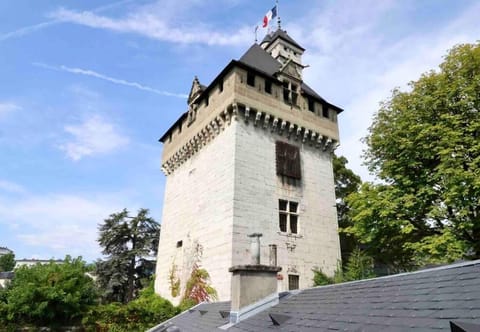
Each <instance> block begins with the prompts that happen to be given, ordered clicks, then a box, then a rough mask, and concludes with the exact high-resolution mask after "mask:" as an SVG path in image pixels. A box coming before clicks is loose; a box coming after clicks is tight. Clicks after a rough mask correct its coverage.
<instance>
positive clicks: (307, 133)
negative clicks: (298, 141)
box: [302, 129, 310, 143]
mask: <svg viewBox="0 0 480 332" xmlns="http://www.w3.org/2000/svg"><path fill="white" fill-rule="evenodd" d="M309 134H310V131H308V129H305V132H304V133H303V139H302V143H305V141H306V140H307V138H308V135H309Z"/></svg>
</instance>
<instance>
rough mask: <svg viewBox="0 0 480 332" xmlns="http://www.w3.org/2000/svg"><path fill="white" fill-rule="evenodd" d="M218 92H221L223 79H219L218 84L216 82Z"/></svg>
mask: <svg viewBox="0 0 480 332" xmlns="http://www.w3.org/2000/svg"><path fill="white" fill-rule="evenodd" d="M218 90H219V91H220V92H223V79H221V80H220V82H218Z"/></svg>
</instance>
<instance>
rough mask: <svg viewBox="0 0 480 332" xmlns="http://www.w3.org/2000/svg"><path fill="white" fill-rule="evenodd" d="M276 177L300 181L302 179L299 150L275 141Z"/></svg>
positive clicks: (293, 146) (296, 147)
mask: <svg viewBox="0 0 480 332" xmlns="http://www.w3.org/2000/svg"><path fill="white" fill-rule="evenodd" d="M275 154H276V164H277V165H276V166H277V167H276V168H277V175H280V176H286V177H289V178H292V179H296V180H300V179H301V178H302V172H301V165H300V149H299V148H298V146H295V145H292V144H288V143H285V142H281V141H277V142H276V143H275Z"/></svg>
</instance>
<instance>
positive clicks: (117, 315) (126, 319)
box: [83, 281, 180, 332]
mask: <svg viewBox="0 0 480 332" xmlns="http://www.w3.org/2000/svg"><path fill="white" fill-rule="evenodd" d="M179 312H180V310H179V309H178V308H176V307H174V306H173V305H172V304H171V303H170V302H169V301H168V300H166V299H164V298H162V297H160V296H158V295H157V294H155V292H154V289H153V281H152V282H150V285H149V286H148V287H146V288H144V289H142V290H141V291H140V295H139V297H138V298H137V299H135V300H133V301H130V302H129V303H127V304H121V303H118V302H115V303H109V304H102V305H99V306H96V307H93V308H92V309H91V310H90V311H89V313H88V315H87V316H86V317H85V318H84V319H83V324H84V326H85V328H86V329H87V331H117V332H123V331H124V332H136V331H138V332H140V331H146V330H148V329H149V328H151V327H153V326H155V325H156V324H159V323H160V322H163V321H165V320H167V319H169V318H172V317H173V316H175V315H176V314H178V313H179Z"/></svg>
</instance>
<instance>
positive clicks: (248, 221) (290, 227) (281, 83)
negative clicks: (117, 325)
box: [155, 29, 342, 304]
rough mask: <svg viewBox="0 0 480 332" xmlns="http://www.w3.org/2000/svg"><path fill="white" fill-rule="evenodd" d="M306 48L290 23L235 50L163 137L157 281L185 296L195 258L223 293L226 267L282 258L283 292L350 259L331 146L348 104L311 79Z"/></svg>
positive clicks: (224, 295) (168, 294)
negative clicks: (326, 95) (255, 241)
mask: <svg viewBox="0 0 480 332" xmlns="http://www.w3.org/2000/svg"><path fill="white" fill-rule="evenodd" d="M303 51H304V49H303V48H302V47H301V46H300V45H298V44H297V43H296V42H295V41H294V40H293V39H291V38H290V36H288V35H287V34H286V32H285V31H283V30H280V29H279V30H277V31H276V32H274V33H272V34H271V35H268V36H267V37H266V38H265V39H264V41H263V42H262V44H261V45H256V44H255V45H253V46H252V47H251V48H250V49H249V50H248V51H247V52H246V53H245V54H244V55H243V56H242V57H241V58H240V60H238V61H236V60H232V61H231V62H230V64H228V65H227V66H226V67H225V69H224V70H223V71H222V72H221V73H220V74H219V75H218V76H217V77H216V78H215V79H214V81H213V82H212V83H211V84H210V85H209V86H202V85H201V84H200V83H199V81H198V80H197V79H196V78H195V80H194V82H193V84H192V89H191V92H190V97H189V100H188V103H189V110H188V112H186V113H184V114H183V115H182V116H181V117H180V119H179V120H177V122H176V123H175V124H174V125H173V126H172V127H171V128H170V129H169V130H168V131H167V132H166V133H165V134H164V135H163V137H162V138H161V139H160V140H161V141H162V142H163V143H164V150H163V156H162V170H163V171H164V172H165V174H166V175H167V181H166V186H165V200H164V207H163V216H162V230H161V235H160V243H159V250H158V258H157V270H156V281H155V290H156V292H157V293H159V294H160V295H161V296H163V297H165V298H167V299H169V300H171V301H172V302H173V303H175V304H177V303H179V301H180V299H181V297H182V295H183V291H184V288H185V285H186V282H187V280H188V278H189V276H190V273H191V271H192V268H193V266H194V265H198V266H200V267H201V268H204V269H205V270H207V272H208V273H209V274H210V278H211V285H212V286H213V287H214V288H215V289H216V291H217V292H218V299H219V300H229V299H230V285H231V275H230V272H228V268H229V267H231V266H234V265H242V264H249V263H250V257H251V253H250V239H249V238H248V235H249V234H252V233H262V234H263V237H262V238H261V263H262V264H276V265H278V266H281V267H282V270H281V271H280V272H279V274H278V275H277V280H278V291H283V290H290V289H297V288H306V287H310V286H312V283H313V282H312V278H313V272H312V269H314V268H321V269H322V271H324V272H325V273H327V274H329V275H332V274H333V273H334V270H335V269H336V266H337V263H338V260H340V244H339V237H338V226H337V219H336V208H335V190H334V179H333V170H332V161H331V158H332V151H333V149H335V147H336V146H337V145H338V141H339V138H338V126H337V115H338V113H340V112H341V111H342V109H340V108H338V107H337V106H335V105H332V104H330V103H328V102H327V101H325V100H324V99H323V98H322V97H320V96H319V95H318V94H317V93H316V92H315V91H313V90H312V89H311V88H310V87H308V85H306V84H305V83H304V82H303V79H302V70H303V68H304V66H303V64H302V60H301V56H302V54H303Z"/></svg>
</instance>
